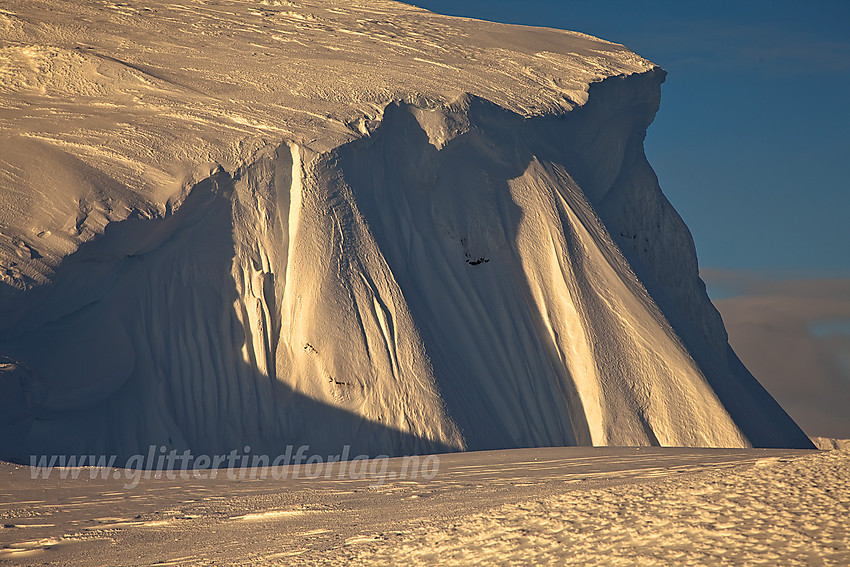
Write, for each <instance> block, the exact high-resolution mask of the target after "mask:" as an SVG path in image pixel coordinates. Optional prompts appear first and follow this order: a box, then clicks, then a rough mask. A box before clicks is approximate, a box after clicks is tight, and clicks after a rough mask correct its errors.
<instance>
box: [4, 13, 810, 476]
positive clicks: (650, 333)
mask: <svg viewBox="0 0 850 567" xmlns="http://www.w3.org/2000/svg"><path fill="white" fill-rule="evenodd" d="M0 26H2V29H4V32H3V36H2V38H3V39H2V45H1V46H0V62H2V65H3V67H2V73H0V130H2V136H1V137H0V147H2V160H0V179H2V182H0V183H2V184H0V278H2V284H0V354H2V358H0V392H2V396H0V397H2V401H0V404H2V407H0V410H2V411H0V420H2V433H0V457H3V458H7V459H26V458H27V455H29V454H32V453H54V454H55V453H82V452H88V453H91V452H94V451H98V452H107V453H116V454H120V455H131V454H134V453H146V452H147V447H148V446H149V445H151V444H158V445H165V446H167V447H169V448H174V449H178V450H180V451H182V450H184V449H191V450H193V451H195V452H206V453H222V452H227V451H229V450H230V449H233V448H240V449H241V448H242V447H243V446H244V445H250V446H251V448H252V452H253V453H255V454H256V453H257V452H267V453H277V452H281V451H282V448H283V447H285V445H287V444H302V443H306V444H310V445H311V447H312V448H313V449H314V450H316V451H317V452H318V453H324V452H334V451H335V452H339V448H340V447H341V445H343V444H351V445H352V446H353V447H352V450H354V451H358V452H367V453H371V454H379V453H388V454H401V453H410V452H434V451H444V450H458V449H465V448H469V449H473V448H474V449H483V448H505V447H522V446H538V445H591V444H593V445H650V444H652V445H657V444H660V445H682V446H726V447H738V446H749V445H755V446H786V447H811V444H810V442H809V440H808V438H806V437H805V436H804V435H803V433H802V432H801V431H800V430H799V428H797V426H796V425H795V424H794V423H793V421H791V419H790V418H788V416H787V415H786V414H785V412H784V411H783V410H782V409H781V408H780V407H779V406H778V405H777V404H776V403H775V402H774V401H773V400H772V399H771V398H770V396H769V395H768V394H767V393H766V392H765V391H764V390H763V389H762V388H761V386H759V384H758V383H757V382H756V381H755V380H754V379H753V377H752V376H751V375H750V374H749V372H747V370H746V369H745V368H744V367H743V365H741V363H740V362H739V361H738V359H737V358H736V356H735V354H734V353H733V352H732V351H731V349H730V348H729V346H728V344H727V341H726V333H725V331H724V329H723V324H722V322H721V320H720V317H719V316H718V314H717V312H716V311H715V310H714V308H713V306H712V305H711V303H710V302H709V300H708V298H707V296H706V294H705V289H704V285H703V284H702V282H701V281H700V279H699V277H698V275H697V263H696V255H695V251H694V248H693V242H692V240H691V237H690V234H689V232H688V230H687V228H686V227H685V225H684V224H683V223H682V221H681V219H680V218H679V216H678V215H677V214H676V212H675V211H674V210H673V209H672V207H671V206H670V204H669V203H668V202H667V200H666V199H665V198H664V196H663V194H662V193H661V191H660V189H659V187H658V183H657V180H656V178H655V175H654V173H653V172H652V169H651V168H650V166H649V164H648V163H647V161H646V158H645V156H644V153H643V138H644V136H645V132H646V128H647V126H648V125H649V123H650V122H651V121H652V119H653V117H654V114H655V112H656V110H657V109H658V103H659V97H660V85H661V82H662V81H663V79H664V72H663V71H662V70H661V69H659V68H657V67H655V66H654V65H652V64H651V63H649V62H647V61H646V60H644V59H641V58H640V57H638V56H637V55H635V54H633V53H631V52H629V51H628V50H626V49H625V48H623V47H622V46H619V45H615V44H610V43H607V42H604V41H601V40H597V39H594V38H591V37H589V36H585V35H582V34H577V33H571V32H562V31H558V30H548V29H534V28H523V27H517V26H505V25H498V24H491V23H486V22H477V21H473V20H462V19H456V18H448V17H443V16H438V15H434V14H431V13H429V12H426V11H423V10H419V9H416V8H412V7H409V6H405V5H401V4H395V3H389V2H378V1H376V2H371V3H369V4H368V6H366V5H362V4H360V3H355V2H344V1H338V2H315V3H311V2H300V1H299V2H263V3H258V2H241V1H237V0H229V1H228V0H218V1H215V0H213V1H210V2H205V3H184V4H180V3H168V4H166V3H159V2H156V1H152V2H145V3H137V2H132V1H131V2H125V3H120V4H110V3H108V2H106V3H95V4H87V5H85V6H83V7H80V6H79V5H78V4H77V3H74V2H58V3H57V2H50V3H44V5H42V3H39V2H31V1H27V2H23V1H22V0H20V1H19V0H12V1H11V2H8V3H6V4H4V8H3V10H2V11H0Z"/></svg>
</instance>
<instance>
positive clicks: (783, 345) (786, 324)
mask: <svg viewBox="0 0 850 567" xmlns="http://www.w3.org/2000/svg"><path fill="white" fill-rule="evenodd" d="M702 276H703V279H705V280H706V281H707V282H708V284H709V285H714V286H721V287H723V286H726V287H729V288H734V289H735V290H737V292H738V295H737V296H735V297H729V298H726V299H720V300H715V302H714V303H715V305H716V306H717V308H718V310H719V311H720V313H721V315H722V316H723V321H724V323H725V324H726V328H727V330H728V332H729V341H730V343H731V344H732V347H733V348H734V349H735V351H736V352H737V353H738V355H739V356H740V357H741V360H743V362H744V364H746V365H747V367H748V368H749V369H750V371H752V372H753V374H754V375H755V376H756V378H758V379H759V381H760V382H761V383H762V384H763V385H764V386H765V387H766V388H767V389H768V391H770V392H771V394H773V395H774V397H775V398H776V399H777V401H778V402H779V403H780V404H781V405H782V406H783V407H784V408H785V409H786V410H787V411H788V412H789V413H790V414H791V416H792V417H793V418H794V419H795V420H796V421H797V423H799V424H800V426H801V427H803V429H804V430H806V432H807V433H809V434H810V435H822V436H832V437H846V438H850V411H848V408H850V332H848V331H850V278H830V279H808V280H801V279H791V280H777V279H772V278H771V277H770V276H768V275H766V274H764V273H752V272H734V271H729V270H705V271H704V272H703V273H702Z"/></svg>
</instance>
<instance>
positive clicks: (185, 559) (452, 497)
mask: <svg viewBox="0 0 850 567" xmlns="http://www.w3.org/2000/svg"><path fill="white" fill-rule="evenodd" d="M439 459H440V461H439V467H438V470H436V471H428V472H429V473H430V472H436V474H434V475H433V477H432V478H430V479H425V478H422V477H421V476H420V477H417V478H411V477H410V475H406V476H407V477H406V478H404V479H400V478H392V477H393V476H394V475H395V476H397V477H398V476H400V473H401V472H402V470H401V464H402V459H392V460H391V462H390V463H389V464H388V466H386V467H381V468H380V469H379V470H383V478H382V479H381V480H380V481H377V480H378V479H377V477H369V478H364V479H351V478H348V477H346V478H344V479H342V480H340V479H337V478H332V479H330V480H328V479H324V478H317V479H304V478H298V479H294V480H293V479H292V478H291V477H292V476H293V474H292V469H290V473H289V475H288V476H289V478H287V479H282V480H274V479H266V480H261V479H254V480H251V479H250V474H248V475H247V476H246V478H245V479H242V480H240V479H227V478H226V473H225V472H224V471H222V474H221V476H220V477H219V478H218V479H215V480H209V479H208V480H194V481H186V480H180V479H175V480H169V479H166V478H161V479H156V478H151V479H148V480H145V479H142V480H141V481H140V483H139V485H138V486H136V487H135V488H132V489H125V488H124V487H123V485H124V482H125V479H124V478H120V479H114V478H112V474H111V473H112V472H114V471H111V470H110V471H109V472H110V474H108V475H107V478H106V479H101V478H95V479H91V478H89V472H88V470H87V469H83V470H82V471H81V473H80V478H78V479H77V480H70V479H66V480H61V479H59V478H58V476H56V475H55V474H54V476H53V477H52V478H49V479H47V480H44V479H38V480H33V479H31V478H30V469H29V468H27V467H21V466H17V465H8V464H3V465H0V475H2V479H3V480H2V484H0V494H2V497H0V524H2V525H3V527H2V528H0V562H11V563H16V564H18V563H20V564H45V565H70V564H73V565H81V566H85V565H104V564H120V565H154V564H156V565H293V564H303V565H339V564H343V563H344V562H351V564H354V565H371V564H375V565H390V564H395V565H433V564H436V563H440V564H449V565H451V564H455V565H469V564H537V565H539V564H575V565H596V564H606V565H611V564H615V565H678V564H691V565H692V564H699V565H757V564H766V565H846V564H847V563H848V562H850V551H848V550H850V521H848V518H850V450H836V451H823V452H814V451H789V450H768V449H765V450H754V449H671V448H632V449H628V448H619V449H618V448H578V447H573V448H546V449H513V450H507V451H485V452H467V453H453V454H445V455H440V456H439ZM299 471H300V473H299V477H303V476H304V474H305V468H304V466H302V467H301V468H300V469H299ZM335 471H336V469H334V476H335V475H336V472H335ZM54 472H55V471H54ZM120 473H121V474H123V473H124V471H120ZM428 476H431V475H430V474H428Z"/></svg>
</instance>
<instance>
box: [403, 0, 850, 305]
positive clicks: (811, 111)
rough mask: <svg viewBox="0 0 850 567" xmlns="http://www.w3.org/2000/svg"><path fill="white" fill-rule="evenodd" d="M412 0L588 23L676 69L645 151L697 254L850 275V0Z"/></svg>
mask: <svg viewBox="0 0 850 567" xmlns="http://www.w3.org/2000/svg"><path fill="white" fill-rule="evenodd" d="M411 3H413V4H415V5H417V6H420V7H423V8H426V9H429V10H432V11H435V12H439V13H443V14H450V15H459V16H466V17H474V18H480V19H486V20H493V21H501V22H508V23H521V24H527V25H545V26H549V27H557V28H562V29H570V30H576V31H581V32H585V33H589V34H591V35H595V36H597V37H602V38H604V39H608V40H610V41H615V42H617V43H623V44H625V45H626V46H628V47H629V48H631V49H632V50H633V51H636V52H637V53H639V54H640V55H642V56H644V57H646V58H648V59H650V60H652V61H653V62H655V63H657V64H658V65H660V66H661V67H663V68H665V69H666V70H667V71H668V72H669V75H668V77H667V81H666V82H665V84H664V87H663V91H662V102H661V110H660V112H659V113H658V116H657V117H656V120H655V122H654V123H653V125H652V126H651V127H650V129H649V133H648V136H647V140H646V152H647V156H648V157H649V160H650V162H651V163H652V165H653V168H654V169H655V171H656V173H657V174H658V177H659V180H660V183H661V188H662V190H663V191H664V192H665V194H666V195H667V196H668V198H669V199H670V200H671V201H672V202H673V205H674V206H675V207H676V209H677V210H678V211H679V213H680V214H681V215H682V217H683V218H684V219H685V222H686V223H687V224H688V226H689V227H690V229H691V232H692V233H693V236H694V240H695V241H696V245H697V251H698V254H699V259H700V265H701V266H703V267H708V268H714V269H724V270H746V271H757V272H760V273H762V274H765V273H769V274H774V275H777V276H783V277H795V278H817V277H825V276H844V277H846V276H850V175H848V166H850V100H848V95H850V2H847V1H833V2H782V1H776V2H765V1H749V2H711V3H707V2H701V3H696V2H673V1H663V2H662V1H656V2H653V1H647V2H616V1H611V0H609V1H551V0H526V1H523V2H520V1H504V0H495V1H494V0H486V1H485V0H466V1H463V2H457V1H447V0H415V1H413V2H411ZM709 284H711V282H709ZM710 289H711V285H710ZM718 293H719V290H718Z"/></svg>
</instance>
